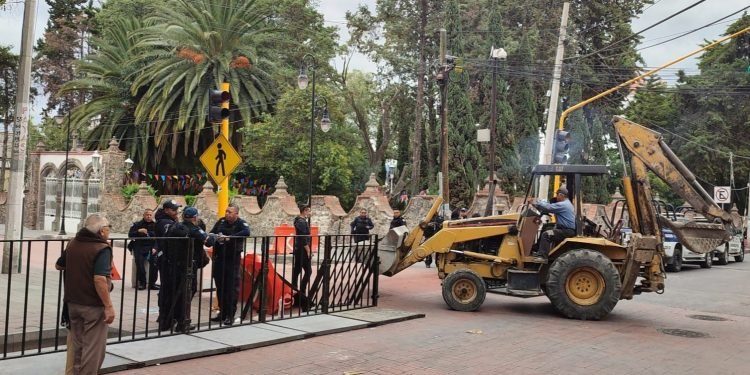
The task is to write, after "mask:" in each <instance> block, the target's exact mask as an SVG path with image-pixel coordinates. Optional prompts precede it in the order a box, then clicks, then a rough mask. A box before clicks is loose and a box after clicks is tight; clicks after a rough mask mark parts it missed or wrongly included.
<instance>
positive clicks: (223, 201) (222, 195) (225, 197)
mask: <svg viewBox="0 0 750 375" xmlns="http://www.w3.org/2000/svg"><path fill="white" fill-rule="evenodd" d="M221 91H226V92H229V83H228V82H224V83H222V84H221ZM230 97H231V96H230ZM229 102H230V100H226V101H224V102H222V103H221V108H225V109H227V110H228V109H229ZM221 135H223V136H224V137H226V138H227V139H229V116H227V117H225V118H223V119H221ZM230 141H231V140H230ZM218 195H219V211H217V212H216V215H217V216H218V217H223V216H224V211H226V210H227V207H229V177H227V178H225V179H224V181H222V182H221V183H220V184H219V194H218Z"/></svg>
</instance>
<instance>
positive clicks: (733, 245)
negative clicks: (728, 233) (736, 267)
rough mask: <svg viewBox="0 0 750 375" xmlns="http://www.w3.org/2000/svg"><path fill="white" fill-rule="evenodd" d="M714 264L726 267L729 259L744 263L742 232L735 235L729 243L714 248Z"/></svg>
mask: <svg viewBox="0 0 750 375" xmlns="http://www.w3.org/2000/svg"><path fill="white" fill-rule="evenodd" d="M714 253H715V254H716V258H717V262H716V264H721V265H726V264H728V263H729V260H730V259H731V258H734V261H735V262H743V261H745V241H744V238H743V234H742V232H739V233H735V235H734V236H732V239H731V240H729V242H727V243H725V244H723V245H721V246H719V247H717V248H716V251H715V252H714Z"/></svg>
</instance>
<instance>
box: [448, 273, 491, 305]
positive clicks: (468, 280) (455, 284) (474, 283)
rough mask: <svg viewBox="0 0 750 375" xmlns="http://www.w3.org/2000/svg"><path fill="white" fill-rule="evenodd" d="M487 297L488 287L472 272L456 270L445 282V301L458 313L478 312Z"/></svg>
mask: <svg viewBox="0 0 750 375" xmlns="http://www.w3.org/2000/svg"><path fill="white" fill-rule="evenodd" d="M486 296H487V285H486V284H485V283H484V280H482V278H481V277H480V276H479V275H478V274H477V273H476V272H474V271H472V270H456V271H454V272H452V273H450V274H449V275H448V276H447V277H446V278H445V280H443V299H444V300H445V303H447V304H448V306H449V307H450V308H451V309H453V310H457V311H476V310H479V307H480V306H482V303H483V302H484V297H486Z"/></svg>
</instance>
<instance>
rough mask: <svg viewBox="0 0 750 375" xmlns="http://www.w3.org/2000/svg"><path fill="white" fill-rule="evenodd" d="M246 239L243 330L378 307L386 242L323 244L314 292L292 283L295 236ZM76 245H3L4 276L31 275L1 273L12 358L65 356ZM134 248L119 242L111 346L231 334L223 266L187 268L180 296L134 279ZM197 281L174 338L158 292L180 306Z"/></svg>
mask: <svg viewBox="0 0 750 375" xmlns="http://www.w3.org/2000/svg"><path fill="white" fill-rule="evenodd" d="M173 240H174V241H177V242H172V243H171V244H173V243H179V244H182V245H184V247H183V246H179V245H178V246H175V247H179V248H181V249H182V250H185V251H186V252H185V253H186V254H191V253H192V250H193V247H192V242H193V241H192V240H190V239H186V238H179V239H173ZM240 240H241V241H243V242H244V244H243V245H244V246H243V251H242V253H241V254H240V255H239V258H240V264H239V265H238V267H239V270H238V278H239V288H238V289H237V290H235V291H234V292H235V293H237V296H238V298H237V299H238V303H237V305H236V308H237V313H236V314H235V320H234V321H232V322H231V325H233V326H234V325H245V324H254V323H261V322H267V321H273V320H280V319H288V318H293V317H299V316H305V315H315V314H328V313H331V312H337V311H344V310H351V309H358V308H364V307H370V306H377V298H378V278H377V275H378V272H377V270H378V262H379V259H378V256H377V236H372V237H371V238H370V241H365V242H360V243H355V242H354V240H353V238H352V236H349V235H330V236H313V238H312V246H311V249H312V252H313V253H312V257H311V269H312V273H311V275H310V282H309V283H308V284H307V286H306V287H305V288H304V290H298V289H299V288H295V287H294V285H296V283H295V282H294V280H292V272H293V263H294V262H293V259H294V254H293V251H292V247H291V246H290V244H291V243H292V242H293V240H294V236H279V237H274V236H266V237H245V238H242V239H240ZM67 242H68V240H57V239H56V240H22V241H19V240H16V241H0V244H1V246H3V249H4V250H3V254H4V255H5V257H4V258H5V263H4V266H5V265H7V266H8V267H7V268H5V267H4V269H11V270H16V269H21V272H20V273H8V274H2V275H0V288H2V289H0V291H2V293H0V308H2V307H4V308H3V309H2V311H0V313H1V314H3V316H1V317H0V325H1V327H0V333H2V335H3V336H2V339H1V340H0V341H1V342H2V353H3V354H2V359H6V358H17V357H23V356H30V355H36V354H40V353H48V352H54V351H62V350H65V341H66V336H67V329H66V328H65V327H64V326H63V324H62V322H61V314H62V311H63V305H64V303H63V296H64V286H63V283H64V278H63V273H62V272H61V271H57V270H56V269H55V262H56V261H57V260H58V258H59V257H61V256H62V253H63V249H64V248H65V246H66V245H67ZM129 242H131V240H129V239H124V238H123V239H110V244H111V247H112V251H113V284H114V289H113V290H112V292H111V293H110V296H111V298H112V302H113V304H114V305H115V314H116V316H115V321H114V322H113V323H112V324H111V325H110V326H109V341H108V343H110V344H113V343H119V342H130V341H136V340H144V339H150V338H154V337H160V336H164V335H175V334H183V333H186V332H188V331H190V332H196V331H205V330H211V329H219V328H226V326H227V325H226V324H225V323H224V322H215V321H212V320H211V317H213V316H215V315H216V306H215V305H216V302H217V293H216V292H217V291H216V283H215V280H216V278H215V276H218V275H214V271H215V270H216V261H215V259H212V260H211V262H210V263H209V264H208V265H207V266H206V267H204V268H194V267H193V266H192V265H191V266H189V267H185V268H184V272H181V273H179V275H178V282H179V285H180V286H181V288H177V290H179V291H180V292H175V293H174V295H172V294H171V293H169V292H168V291H165V289H164V288H162V289H161V290H152V289H150V288H147V289H145V290H142V289H140V288H138V283H137V282H136V280H135V279H134V278H135V277H136V276H135V272H134V267H133V266H134V264H135V263H134V256H133V254H131V252H130V251H128V250H126V249H127V248H128V244H129ZM170 246H172V245H170ZM208 250H209V251H208V254H211V250H210V249H208ZM215 255H216V254H214V256H215ZM162 259H163V258H162ZM19 264H20V265H21V267H18V265H19ZM149 264H151V263H149ZM151 266H153V265H151ZM162 267H163V265H162V266H161V267H160V268H162ZM193 271H196V272H195V274H193ZM160 273H161V272H160ZM147 275H148V272H147ZM147 277H148V276H147ZM159 279H160V280H161V279H162V275H161V274H160V275H159ZM193 280H195V284H194V285H195V286H196V287H197V293H195V295H193V296H192V297H191V298H182V300H183V301H185V302H184V303H185V311H187V312H189V314H185V318H184V320H183V321H181V322H176V323H177V324H176V325H172V326H170V329H169V330H165V331H160V330H159V327H158V323H157V318H158V314H159V295H158V294H159V293H161V294H162V298H164V301H162V305H163V306H174V304H175V303H176V302H177V301H178V300H180V298H179V297H184V296H186V295H190V293H191V292H192V291H191V285H193ZM162 286H164V284H162ZM227 289H229V288H227ZM232 289H234V288H232ZM180 293H182V294H180ZM165 304H167V305H165ZM188 327H190V328H188Z"/></svg>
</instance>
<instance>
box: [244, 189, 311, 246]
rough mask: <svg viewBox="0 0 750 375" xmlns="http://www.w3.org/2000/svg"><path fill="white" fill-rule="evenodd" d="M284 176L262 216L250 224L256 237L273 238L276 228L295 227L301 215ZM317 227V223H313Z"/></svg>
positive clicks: (265, 206)
mask: <svg viewBox="0 0 750 375" xmlns="http://www.w3.org/2000/svg"><path fill="white" fill-rule="evenodd" d="M287 188H288V186H287V185H286V183H285V182H284V176H281V177H279V181H278V182H277V183H276V190H275V191H274V192H273V194H271V195H269V196H268V198H267V199H266V204H265V205H264V206H263V210H262V212H261V214H260V215H258V216H257V217H255V219H253V220H254V221H253V222H251V223H250V229H251V230H252V233H253V235H254V236H271V235H273V232H274V228H276V227H277V226H279V225H281V224H287V225H293V223H294V218H295V217H296V216H297V215H299V207H297V202H296V201H295V198H294V196H293V195H290V194H289V192H288V191H287ZM313 225H315V222H313Z"/></svg>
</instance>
